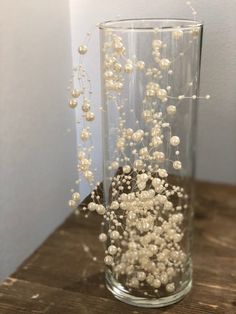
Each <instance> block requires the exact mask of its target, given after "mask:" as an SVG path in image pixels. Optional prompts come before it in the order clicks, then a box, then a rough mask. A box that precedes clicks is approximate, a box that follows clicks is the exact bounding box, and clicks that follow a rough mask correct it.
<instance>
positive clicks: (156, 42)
mask: <svg viewBox="0 0 236 314" xmlns="http://www.w3.org/2000/svg"><path fill="white" fill-rule="evenodd" d="M162 44H163V43H162V41H161V40H158V39H155V40H153V42H152V47H153V48H154V49H159V48H161V46H162Z"/></svg>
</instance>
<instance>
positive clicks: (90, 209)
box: [88, 202, 98, 212]
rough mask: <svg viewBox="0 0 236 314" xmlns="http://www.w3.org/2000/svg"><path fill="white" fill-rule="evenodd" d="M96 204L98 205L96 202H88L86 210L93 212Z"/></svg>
mask: <svg viewBox="0 0 236 314" xmlns="http://www.w3.org/2000/svg"><path fill="white" fill-rule="evenodd" d="M97 206H98V205H97V204H96V203H94V202H90V203H89V204H88V210H89V211H91V212H93V211H95V210H96V208H97Z"/></svg>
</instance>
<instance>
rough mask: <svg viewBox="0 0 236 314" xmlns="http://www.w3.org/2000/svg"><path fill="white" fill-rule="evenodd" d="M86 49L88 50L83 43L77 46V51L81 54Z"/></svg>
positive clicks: (84, 52)
mask: <svg viewBox="0 0 236 314" xmlns="http://www.w3.org/2000/svg"><path fill="white" fill-rule="evenodd" d="M87 51H88V47H87V46H85V45H81V46H79V48H78V53H79V54H81V55H85V54H86V52H87Z"/></svg>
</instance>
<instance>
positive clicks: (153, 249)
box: [69, 1, 210, 296]
mask: <svg viewBox="0 0 236 314" xmlns="http://www.w3.org/2000/svg"><path fill="white" fill-rule="evenodd" d="M186 4H187V6H188V7H189V8H190V9H191V11H192V14H193V16H194V19H196V15H197V12H196V11H195V9H194V8H193V6H192V4H191V2H190V1H186ZM198 31H199V29H198V28H197V27H195V26H193V27H192V37H193V40H192V41H190V44H191V43H192V42H194V39H195V38H196V35H198ZM158 33H159V30H158V29H156V30H154V39H153V42H152V47H151V48H152V56H153V58H154V61H155V62H156V67H154V68H150V67H148V65H147V64H145V62H144V61H143V60H137V59H136V57H135V56H134V57H132V58H127V57H126V47H125V45H124V43H123V39H122V38H121V37H119V36H117V35H116V34H113V33H112V32H111V31H108V32H107V40H106V41H105V44H104V47H103V53H104V73H103V76H104V82H105V84H104V85H105V92H106V97H107V103H109V106H114V107H115V108H116V109H117V116H118V119H119V125H118V127H117V139H116V149H115V151H114V158H113V159H112V160H110V165H109V166H108V170H109V171H111V172H114V171H118V170H119V169H122V171H121V174H116V175H115V176H114V175H113V176H111V177H110V182H111V202H110V205H109V206H108V207H107V208H105V207H104V205H103V204H101V200H100V196H99V194H98V187H99V182H97V183H96V182H95V175H94V171H93V170H92V160H91V158H90V156H89V153H90V152H91V151H92V150H93V145H92V142H91V140H92V132H91V128H90V126H89V125H90V124H91V123H92V122H93V121H94V119H95V115H94V113H93V112H92V111H91V108H92V105H91V97H90V96H91V94H92V87H91V81H90V79H89V76H88V73H87V71H86V69H85V68H84V66H83V58H84V56H85V55H86V54H87V52H88V46H87V45H81V46H80V47H79V48H78V53H79V56H80V59H79V62H80V64H79V66H78V67H77V68H75V69H74V75H73V78H75V77H76V78H77V79H78V82H79V88H78V89H76V88H72V87H70V92H71V99H70V100H69V107H70V108H72V109H75V108H78V104H79V102H80V103H81V110H82V122H83V128H82V130H81V133H80V138H81V140H82V142H83V144H86V143H87V145H88V146H87V148H82V149H80V150H79V152H78V166H77V168H78V171H79V173H80V174H82V176H83V177H84V179H85V180H86V181H87V182H88V184H89V185H90V186H91V188H92V193H91V198H92V201H91V202H90V203H89V204H88V206H87V207H85V206H83V207H82V210H84V211H85V212H87V213H90V212H96V213H97V214H98V215H101V216H103V217H104V221H105V222H106V225H107V226H109V227H108V230H107V231H106V232H102V233H101V234H100V235H99V240H100V241H101V242H102V243H105V244H106V247H107V249H106V251H105V258H104V263H105V265H107V266H108V267H109V268H110V270H111V272H112V274H113V276H114V277H115V278H116V279H117V280H119V281H122V283H123V284H124V286H125V287H126V288H127V289H128V290H130V291H131V290H135V291H137V290H140V289H141V290H140V291H141V292H140V293H143V295H144V296H158V295H159V294H160V289H165V290H166V292H167V293H170V294H171V293H174V292H175V290H176V289H177V286H176V284H177V285H178V282H177V279H176V278H178V276H179V274H181V273H183V272H184V270H185V263H186V261H187V259H188V257H187V255H186V253H185V252H184V251H183V249H182V246H181V241H182V239H183V238H184V231H183V227H182V223H183V219H184V216H183V210H186V209H187V208H188V195H187V194H186V193H185V191H184V189H183V188H181V187H180V186H175V185H172V184H170V183H169V182H168V176H169V174H168V172H167V170H166V169H165V166H164V165H165V164H166V163H172V165H173V170H174V171H178V172H181V170H182V167H183V165H182V162H181V161H180V160H179V155H180V144H181V139H180V137H179V136H178V135H176V134H172V127H171V123H170V122H168V121H173V119H174V117H175V115H176V113H177V107H178V105H179V104H180V103H181V102H182V101H183V100H184V99H193V100H196V99H202V98H204V99H210V95H206V96H205V97H198V96H197V95H192V96H190V95H188V93H187V92H188V88H191V87H192V85H193V82H189V83H188V86H187V89H186V95H188V96H186V95H171V90H172V88H171V86H169V85H168V86H165V87H162V86H160V85H161V84H160V83H159V82H161V80H162V77H163V73H167V75H170V76H172V75H173V70H172V65H173V64H174V62H176V61H177V60H178V59H179V58H181V57H182V56H184V54H185V53H187V51H184V52H181V53H180V55H179V56H176V57H175V58H174V59H172V60H170V59H168V58H167V57H166V56H162V49H163V48H165V43H164V42H162V40H161V39H160V38H158ZM183 36H184V33H183V31H182V30H181V29H178V28H177V29H175V30H174V31H173V32H172V38H173V40H176V41H177V42H178V41H179V40H180V39H182V38H183ZM88 38H90V33H89V34H88ZM134 71H139V72H140V73H143V75H145V76H146V77H147V78H149V81H148V83H147V85H146V88H145V95H144V99H143V121H142V122H143V123H144V125H146V126H148V128H149V131H146V130H144V128H143V127H142V126H141V122H140V121H136V125H137V129H132V128H130V127H129V126H128V127H127V126H126V124H127V119H126V115H127V111H125V104H126V103H127V99H125V98H122V91H123V88H124V85H125V84H126V81H127V80H128V81H129V80H130V76H131V75H132V73H134ZM158 80H159V81H158ZM80 100H81V101H80ZM168 100H172V101H177V102H176V103H175V104H168V105H167V106H166V112H165V114H164V115H163V113H162V112H158V110H156V109H154V105H153V104H155V105H156V104H157V103H163V104H165V103H167V102H168ZM100 110H101V111H104V108H103V107H100ZM133 110H134V109H133V108H130V112H133ZM164 141H165V142H167V143H168V147H169V148H168V149H174V150H175V156H176V160H173V161H172V160H170V159H169V156H168V154H166V153H165V152H164V151H163V145H164ZM130 152H131V153H130ZM130 156H133V157H130ZM78 182H80V179H79V180H78V181H77V183H78ZM176 199H177V200H178V202H177V203H176ZM79 201H80V194H79V192H75V191H74V190H73V194H72V198H71V200H70V201H69V206H70V207H71V208H73V209H77V207H78V204H79ZM87 216H88V214H86V215H85V217H87ZM102 226H104V222H103V223H102ZM143 287H144V288H143ZM143 289H144V290H143Z"/></svg>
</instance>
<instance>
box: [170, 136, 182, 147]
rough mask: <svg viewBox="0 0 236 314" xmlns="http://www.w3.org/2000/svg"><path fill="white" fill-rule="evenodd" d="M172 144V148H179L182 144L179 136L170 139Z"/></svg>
mask: <svg viewBox="0 0 236 314" xmlns="http://www.w3.org/2000/svg"><path fill="white" fill-rule="evenodd" d="M170 144H171V145H172V146H178V145H179V144H180V139H179V137H178V136H172V137H171V139H170Z"/></svg>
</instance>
